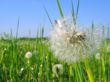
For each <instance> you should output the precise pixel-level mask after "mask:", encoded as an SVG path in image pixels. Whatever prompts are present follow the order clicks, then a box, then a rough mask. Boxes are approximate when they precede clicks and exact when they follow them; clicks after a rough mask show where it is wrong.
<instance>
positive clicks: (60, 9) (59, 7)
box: [57, 0, 64, 18]
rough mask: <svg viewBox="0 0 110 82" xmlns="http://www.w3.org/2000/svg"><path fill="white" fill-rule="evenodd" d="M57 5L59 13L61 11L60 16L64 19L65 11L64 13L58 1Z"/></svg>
mask: <svg viewBox="0 0 110 82" xmlns="http://www.w3.org/2000/svg"><path fill="white" fill-rule="evenodd" d="M57 5H58V9H59V11H60V15H61V17H62V18H63V17H64V15H63V11H62V8H61V5H60V2H59V0H57Z"/></svg>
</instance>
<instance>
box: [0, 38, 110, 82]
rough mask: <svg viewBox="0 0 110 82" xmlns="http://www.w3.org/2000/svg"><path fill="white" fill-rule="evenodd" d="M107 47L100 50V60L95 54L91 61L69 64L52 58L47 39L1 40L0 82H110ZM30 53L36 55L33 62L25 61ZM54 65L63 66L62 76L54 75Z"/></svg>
mask: <svg viewBox="0 0 110 82" xmlns="http://www.w3.org/2000/svg"><path fill="white" fill-rule="evenodd" d="M106 43H107V44H110V40H107V41H106ZM106 46H107V45H105V44H104V45H102V48H100V49H99V50H98V51H97V52H99V53H101V59H99V60H97V59H96V58H95V55H93V57H91V58H90V59H89V60H88V59H87V60H86V61H81V62H78V63H74V64H72V65H68V64H66V63H64V62H61V61H58V60H57V59H56V58H55V57H54V56H53V53H52V52H51V50H50V48H49V45H48V40H45V39H42V38H40V39H34V40H31V39H25V40H20V39H19V40H10V41H4V40H1V41H0V53H1V55H0V82H6V81H9V82H53V81H55V82H56V81H58V82H73V81H74V82H96V81H97V82H98V81H101V82H109V81H110V64H109V62H110V55H109V54H110V52H107V51H106ZM28 51H31V52H32V54H33V56H32V58H30V59H26V58H25V54H26V52H28ZM28 61H29V63H28ZM55 64H62V65H63V74H62V75H59V77H58V78H56V77H55V76H54V74H53V72H52V67H53V65H55ZM22 68H23V70H22Z"/></svg>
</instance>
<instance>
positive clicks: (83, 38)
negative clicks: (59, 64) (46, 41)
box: [50, 18, 103, 64]
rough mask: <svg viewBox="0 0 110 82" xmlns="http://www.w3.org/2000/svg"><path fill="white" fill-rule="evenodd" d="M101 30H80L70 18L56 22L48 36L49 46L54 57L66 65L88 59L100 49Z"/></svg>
mask: <svg viewBox="0 0 110 82" xmlns="http://www.w3.org/2000/svg"><path fill="white" fill-rule="evenodd" d="M102 40H103V35H102V29H101V28H100V29H98V28H94V29H92V28H90V29H87V28H85V30H84V29H83V30H81V28H80V27H79V26H78V25H74V22H73V21H72V19H71V18H62V19H61V20H58V21H56V23H55V24H54V28H53V29H52V31H51V34H50V44H51V49H52V50H53V52H54V54H55V56H56V57H57V58H58V59H59V60H61V61H65V62H67V63H68V64H71V63H74V62H76V61H78V60H81V59H84V58H87V57H90V56H91V54H92V53H93V52H94V51H95V50H96V49H97V48H99V47H100V44H101V42H102Z"/></svg>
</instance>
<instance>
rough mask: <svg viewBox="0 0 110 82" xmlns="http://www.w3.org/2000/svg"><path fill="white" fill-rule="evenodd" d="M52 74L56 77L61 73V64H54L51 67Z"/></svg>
mask: <svg viewBox="0 0 110 82" xmlns="http://www.w3.org/2000/svg"><path fill="white" fill-rule="evenodd" d="M52 71H53V74H54V75H55V76H57V77H58V75H61V74H63V66H62V64H55V65H54V66H53V68H52Z"/></svg>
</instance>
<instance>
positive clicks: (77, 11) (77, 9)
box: [76, 0, 80, 20]
mask: <svg viewBox="0 0 110 82" xmlns="http://www.w3.org/2000/svg"><path fill="white" fill-rule="evenodd" d="M79 3H80V0H78V4H77V10H76V20H77V17H78V11H79Z"/></svg>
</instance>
